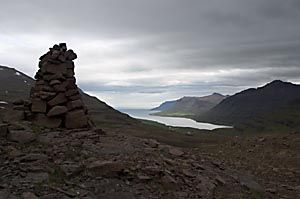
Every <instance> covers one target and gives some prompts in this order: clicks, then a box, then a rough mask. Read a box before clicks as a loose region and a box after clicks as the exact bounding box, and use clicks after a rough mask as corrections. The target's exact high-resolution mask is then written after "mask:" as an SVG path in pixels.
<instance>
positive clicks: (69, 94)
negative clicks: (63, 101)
mask: <svg viewBox="0 0 300 199" xmlns="http://www.w3.org/2000/svg"><path fill="white" fill-rule="evenodd" d="M77 93H78V89H70V90H67V92H66V93H65V94H66V97H70V96H72V95H76V94H77Z"/></svg>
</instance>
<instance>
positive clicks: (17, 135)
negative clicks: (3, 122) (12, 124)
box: [7, 130, 36, 144]
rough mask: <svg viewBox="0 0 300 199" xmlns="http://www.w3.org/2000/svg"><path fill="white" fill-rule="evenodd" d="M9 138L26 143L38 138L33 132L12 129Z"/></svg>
mask: <svg viewBox="0 0 300 199" xmlns="http://www.w3.org/2000/svg"><path fill="white" fill-rule="evenodd" d="M7 138H8V140H10V141H13V142H18V143H21V144H26V143H30V142H33V141H34V140H35V139H36V135H35V134H33V133H32V132H28V131H24V130H12V131H10V132H9V133H8V135H7Z"/></svg>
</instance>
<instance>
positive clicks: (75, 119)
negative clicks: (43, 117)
mask: <svg viewBox="0 0 300 199" xmlns="http://www.w3.org/2000/svg"><path fill="white" fill-rule="evenodd" d="M65 126H66V128H68V129H75V128H84V127H87V126H88V118H87V116H86V115H85V113H84V111H83V110H74V111H71V112H68V113H67V114H66V117H65Z"/></svg>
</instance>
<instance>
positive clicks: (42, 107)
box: [31, 99, 47, 113]
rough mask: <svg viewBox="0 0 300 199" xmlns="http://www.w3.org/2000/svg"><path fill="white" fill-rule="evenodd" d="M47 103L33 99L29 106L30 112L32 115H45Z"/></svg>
mask: <svg viewBox="0 0 300 199" xmlns="http://www.w3.org/2000/svg"><path fill="white" fill-rule="evenodd" d="M46 110H47V103H46V101H44V100H40V99H33V100H32V105H31V111H32V112H33V113H46Z"/></svg>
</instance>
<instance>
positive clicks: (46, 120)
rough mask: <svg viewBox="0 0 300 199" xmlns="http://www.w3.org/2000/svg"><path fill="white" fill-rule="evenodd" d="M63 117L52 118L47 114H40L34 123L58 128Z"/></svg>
mask: <svg viewBox="0 0 300 199" xmlns="http://www.w3.org/2000/svg"><path fill="white" fill-rule="evenodd" d="M61 123H62V119H60V118H50V117H46V116H45V115H42V114H38V115H36V117H35V120H34V124H35V125H36V126H41V127H46V128H57V127H60V125H61Z"/></svg>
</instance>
